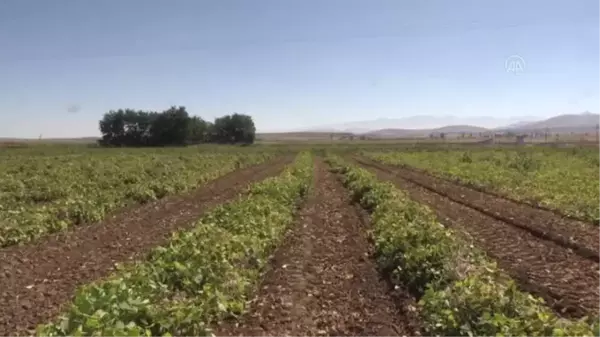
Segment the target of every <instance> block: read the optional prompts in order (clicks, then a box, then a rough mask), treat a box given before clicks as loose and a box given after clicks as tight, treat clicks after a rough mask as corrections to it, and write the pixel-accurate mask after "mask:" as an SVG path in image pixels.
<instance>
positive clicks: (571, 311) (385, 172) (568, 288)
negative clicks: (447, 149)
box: [359, 160, 600, 317]
mask: <svg viewBox="0 0 600 337" xmlns="http://www.w3.org/2000/svg"><path fill="white" fill-rule="evenodd" d="M361 161H362V160H361ZM359 164H360V163H359ZM364 166H365V167H366V168H368V169H369V170H371V171H372V172H373V173H375V174H377V176H378V177H379V178H380V179H382V180H388V181H391V182H393V183H395V184H396V185H397V186H398V187H400V188H401V189H403V190H404V191H406V192H407V193H408V194H409V195H410V197H411V198H413V199H414V200H416V201H418V202H422V203H423V204H425V205H428V206H429V207H431V208H432V209H434V210H435V211H436V213H437V215H438V218H439V219H440V221H441V222H442V223H444V224H446V225H449V226H452V227H455V228H457V229H459V230H460V231H464V232H466V233H468V234H469V237H470V238H472V240H473V241H474V243H475V244H476V245H477V246H478V247H480V248H481V249H483V250H484V251H486V252H487V253H488V254H489V255H490V256H491V257H492V258H495V259H496V260H497V261H498V263H499V266H500V267H501V268H502V269H504V270H505V271H506V272H507V273H508V274H510V276H511V277H512V278H513V279H515V280H516V281H517V282H518V283H519V285H520V286H521V288H522V289H523V290H525V291H529V292H531V293H534V294H536V295H538V296H541V297H542V298H544V299H545V300H546V302H547V303H548V305H549V306H551V307H552V308H553V309H554V310H555V311H557V313H559V314H561V315H563V316H573V317H580V316H583V315H586V314H592V315H598V302H599V300H600V296H599V282H600V280H599V266H598V262H597V261H595V260H593V259H590V258H587V257H584V256H581V255H579V254H576V253H575V252H573V251H572V250H571V249H568V248H565V247H564V246H562V245H559V244H557V243H555V242H553V241H552V240H545V239H542V238H540V237H539V236H536V235H533V234H532V233H531V232H530V231H527V230H525V229H523V228H522V227H519V226H514V225H512V224H511V223H507V222H504V221H501V220H500V219H499V218H500V217H494V216H490V215H488V214H487V213H483V212H481V211H479V210H478V209H475V208H472V207H468V206H467V205H468V204H469V203H470V202H472V201H473V200H471V199H470V197H469V196H470V195H469V194H461V193H463V190H462V189H457V190H455V191H448V190H447V188H448V187H447V185H445V187H444V191H443V192H442V193H437V189H438V185H433V186H429V187H431V188H429V189H428V188H424V187H423V186H420V185H418V184H416V183H414V182H413V181H411V180H408V179H407V176H408V177H414V176H412V175H410V176H409V175H406V176H405V171H402V170H397V169H395V168H389V167H385V166H384V167H382V166H381V165H369V166H367V165H364ZM439 188H440V189H442V187H439ZM448 194H452V195H454V196H455V197H456V196H461V197H462V198H465V199H467V200H468V202H465V203H457V202H454V201H453V200H451V199H450V198H448V197H447V195H448ZM486 200H487V201H488V202H492V200H491V199H483V200H478V201H477V202H478V203H481V202H485V201H486ZM486 205H487V207H488V209H491V210H495V212H496V211H497V212H498V213H500V212H502V213H501V214H511V215H512V214H517V213H518V211H517V210H514V209H508V206H506V207H507V208H506V209H502V210H500V209H496V206H495V205H493V204H486ZM534 225H537V223H535V224H534ZM596 239H597V236H596Z"/></svg>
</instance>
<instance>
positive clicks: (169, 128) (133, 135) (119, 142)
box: [99, 107, 256, 146]
mask: <svg viewBox="0 0 600 337" xmlns="http://www.w3.org/2000/svg"><path fill="white" fill-rule="evenodd" d="M100 132H101V133H102V139H100V140H99V143H100V145H103V146H177V145H187V144H198V143H229V144H236V143H237V144H239V143H241V144H252V143H253V142H254V138H255V135H256V128H255V126H254V121H253V120H252V117H251V116H248V115H244V114H238V113H234V114H232V115H226V116H223V117H219V118H216V119H215V121H214V122H213V123H211V122H208V121H205V120H203V119H202V118H200V117H197V116H190V115H189V114H188V112H187V111H186V109H185V107H171V108H169V109H167V110H165V111H163V112H151V111H141V110H132V109H124V110H123V109H119V110H116V111H113V110H111V111H109V112H107V113H106V114H104V117H103V118H102V119H101V120H100Z"/></svg>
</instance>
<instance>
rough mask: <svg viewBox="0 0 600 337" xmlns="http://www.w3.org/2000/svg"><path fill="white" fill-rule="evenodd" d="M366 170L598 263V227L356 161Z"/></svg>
mask: <svg viewBox="0 0 600 337" xmlns="http://www.w3.org/2000/svg"><path fill="white" fill-rule="evenodd" d="M357 160H358V161H359V163H361V164H363V165H367V166H376V167H378V168H379V169H384V170H390V169H392V170H393V171H394V172H396V173H398V174H400V175H402V178H404V179H405V180H409V181H411V182H413V183H415V184H417V185H420V186H422V187H424V188H426V189H429V190H431V191H433V192H435V193H438V194H441V195H443V196H445V197H447V198H449V199H451V200H452V201H454V202H457V203H459V204H463V205H465V206H467V207H470V208H473V209H476V210H477V211H479V212H481V213H483V214H485V215H487V216H490V217H493V218H495V219H497V220H500V221H502V222H505V223H508V224H511V225H513V226H516V227H520V228H521V229H524V230H527V231H529V232H530V233H531V234H532V235H535V236H538V237H540V238H542V239H545V240H550V241H553V242H555V243H557V244H559V245H561V246H564V247H566V248H570V249H572V250H573V251H575V253H577V254H580V255H581V256H583V257H586V258H589V259H591V260H595V261H596V262H598V260H599V256H600V241H598V237H599V235H600V227H598V226H595V225H592V224H589V223H586V222H581V221H577V220H573V219H568V218H565V217H561V216H558V215H556V214H555V213H553V212H550V211H547V210H543V209H539V208H536V207H532V206H531V205H527V204H524V203H517V202H514V201H511V200H508V199H505V198H502V197H498V196H494V195H491V194H488V193H485V192H481V191H478V190H475V189H472V188H469V187H467V186H464V185H461V184H459V183H455V182H451V181H448V180H446V179H442V178H438V177H434V176H431V175H429V174H426V173H423V172H417V171H415V170H410V169H407V168H404V167H393V166H389V165H384V164H381V163H378V162H375V161H373V160H370V159H364V158H360V159H357Z"/></svg>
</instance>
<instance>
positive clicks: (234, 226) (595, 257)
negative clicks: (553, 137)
mask: <svg viewBox="0 0 600 337" xmlns="http://www.w3.org/2000/svg"><path fill="white" fill-rule="evenodd" d="M0 159H1V161H0V169H1V170H0V172H1V173H0V221H1V222H0V246H1V247H0V261H2V263H1V264H0V289H1V291H0V302H1V303H2V306H0V335H39V336H71V335H78V336H100V335H101V336H117V335H119V336H121V335H129V336H142V335H143V336H175V335H186V336H191V335H216V336H239V335H245V336H248V335H273V336H274V335H312V336H315V335H317V336H337V335H385V336H389V335H438V336H472V335H531V336H549V335H554V336H592V335H593V336H597V335H599V333H600V331H599V324H598V317H599V309H598V303H599V301H600V291H599V286H600V281H599V272H600V270H599V265H598V263H599V251H600V243H599V242H598V237H599V234H600V231H599V227H598V226H597V224H596V223H592V222H595V221H597V219H598V215H597V212H598V200H599V196H598V191H597V190H598V185H599V184H598V154H597V153H593V151H589V150H586V149H580V148H577V149H550V148H541V147H540V148H537V147H536V148H526V149H516V148H511V147H506V148H484V147H475V146H469V147H460V146H459V147H457V148H452V149H449V148H442V147H441V146H436V145H427V147H418V146H413V145H406V144H393V143H389V144H388V143H386V144H353V143H344V144H336V145H328V144H309V143H304V144H301V143H294V144H285V143H277V144H275V145H264V144H263V145H252V146H243V147H234V146H217V145H210V146H190V147H181V148H154V149H126V148H114V149H102V148H87V147H84V146H55V147H30V148H15V149H5V150H2V151H0ZM563 170H566V173H565V172H563ZM519 179H521V182H519ZM592 185H593V187H594V188H595V191H593V189H592V188H591V187H590V186H592ZM592 201H595V204H594V203H593V202H592ZM594 212H596V213H594Z"/></svg>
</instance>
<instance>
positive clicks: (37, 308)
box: [0, 156, 293, 335]
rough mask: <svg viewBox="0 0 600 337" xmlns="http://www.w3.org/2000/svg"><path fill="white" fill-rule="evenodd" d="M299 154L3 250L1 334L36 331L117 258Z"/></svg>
mask: <svg viewBox="0 0 600 337" xmlns="http://www.w3.org/2000/svg"><path fill="white" fill-rule="evenodd" d="M292 159H293V157H292V156H285V157H279V158H277V159H275V160H273V161H269V162H266V163H262V164H258V165H253V166H251V167H247V168H244V169H241V170H237V171H234V172H231V173H228V174H226V175H224V176H222V177H219V178H217V179H215V180H212V181H210V182H207V183H206V184H204V185H203V186H201V187H200V188H198V189H197V190H195V191H192V192H191V193H187V194H182V195H174V196H168V197H166V198H163V199H161V200H158V201H155V202H151V203H148V204H145V205H141V206H137V207H130V208H127V209H123V210H120V211H119V212H117V213H116V214H114V215H113V216H110V217H108V218H107V219H105V220H103V221H101V222H98V223H95V224H90V225H87V226H77V227H73V228H71V229H69V230H67V231H65V232H61V233H56V234H53V235H50V236H47V237H45V238H42V239H40V240H36V241H34V242H31V243H28V244H26V245H23V246H10V247H6V248H3V249H1V250H0V261H2V264H1V265H0V304H1V305H0V335H19V334H31V333H32V332H33V331H32V330H33V329H35V327H36V326H37V324H40V323H45V322H46V321H48V320H50V319H52V318H53V317H55V316H56V315H57V314H59V312H60V310H61V309H62V308H63V307H64V305H65V304H67V303H68V302H69V301H70V300H71V298H72V296H73V294H74V291H75V290H76V288H77V287H78V286H80V285H83V284H87V283H90V282H93V281H95V280H97V279H100V278H102V277H106V276H107V275H109V274H110V272H111V271H113V270H114V266H115V263H117V262H127V261H130V260H132V259H135V258H137V257H138V256H140V255H141V254H143V253H145V252H147V251H149V250H150V249H151V248H153V247H155V246H157V245H160V244H162V243H163V242H165V241H166V240H168V238H169V237H170V234H171V233H172V232H174V231H176V230H179V229H184V228H186V227H188V226H190V225H191V224H192V223H193V221H194V220H196V219H198V218H199V217H200V216H201V215H202V214H203V213H204V212H206V211H207V210H210V209H211V208H213V207H215V206H217V205H218V204H221V203H223V202H226V201H228V200H230V199H232V198H234V197H235V196H237V195H238V194H239V193H241V192H243V191H244V189H245V188H246V187H247V186H248V185H249V184H250V183H252V182H258V181H261V180H263V179H265V178H267V177H269V176H273V175H276V174H278V173H280V172H281V171H282V170H283V168H284V167H285V165H286V164H289V163H291V161H292Z"/></svg>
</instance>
